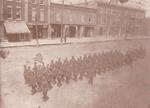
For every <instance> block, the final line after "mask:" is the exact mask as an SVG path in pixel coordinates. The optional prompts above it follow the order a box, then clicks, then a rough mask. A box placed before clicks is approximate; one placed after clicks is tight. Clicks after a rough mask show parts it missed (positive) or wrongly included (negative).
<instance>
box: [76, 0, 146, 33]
mask: <svg viewBox="0 0 150 108" xmlns="http://www.w3.org/2000/svg"><path fill="white" fill-rule="evenodd" d="M78 5H80V6H84V7H91V8H95V9H96V10H97V13H96V15H97V18H96V19H97V25H96V34H97V35H98V36H99V35H106V36H107V35H110V36H123V35H126V34H129V35H133V36H135V35H142V34H143V32H144V30H143V29H144V20H145V10H142V9H137V8H131V7H125V6H121V5H116V4H113V3H112V4H111V3H110V4H109V3H102V2H96V1H90V2H87V3H81V4H78Z"/></svg>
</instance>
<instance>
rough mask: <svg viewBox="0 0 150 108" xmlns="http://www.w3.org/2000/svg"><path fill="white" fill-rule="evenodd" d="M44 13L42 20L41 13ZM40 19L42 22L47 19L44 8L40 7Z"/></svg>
mask: <svg viewBox="0 0 150 108" xmlns="http://www.w3.org/2000/svg"><path fill="white" fill-rule="evenodd" d="M42 14H43V18H42V20H41V15H42ZM40 21H41V22H44V21H45V12H44V9H40Z"/></svg>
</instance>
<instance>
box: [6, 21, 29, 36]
mask: <svg viewBox="0 0 150 108" xmlns="http://www.w3.org/2000/svg"><path fill="white" fill-rule="evenodd" d="M4 26H5V30H6V33H7V34H25V33H30V30H29V29H28V27H27V25H26V23H25V22H5V23H4Z"/></svg>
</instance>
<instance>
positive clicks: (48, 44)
mask: <svg viewBox="0 0 150 108" xmlns="http://www.w3.org/2000/svg"><path fill="white" fill-rule="evenodd" d="M145 39H150V38H128V39H126V40H125V39H110V40H97V41H96V40H95V41H85V42H80V41H79V42H67V43H63V44H61V43H45V44H39V47H40V46H55V45H68V44H87V43H98V42H111V41H124V40H125V41H128V40H129V41H130V40H145ZM17 47H37V45H36V44H34V45H14V46H13V45H12V46H1V47H0V48H17Z"/></svg>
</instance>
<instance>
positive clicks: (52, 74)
mask: <svg viewBox="0 0 150 108" xmlns="http://www.w3.org/2000/svg"><path fill="white" fill-rule="evenodd" d="M56 69H57V67H56V65H55V63H54V61H53V60H51V63H50V67H49V70H50V72H51V76H52V84H53V85H55V84H56V83H57V81H56V75H57V74H56Z"/></svg>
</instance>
